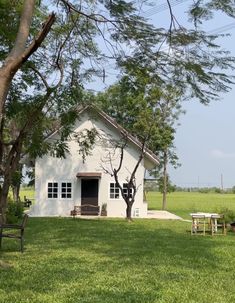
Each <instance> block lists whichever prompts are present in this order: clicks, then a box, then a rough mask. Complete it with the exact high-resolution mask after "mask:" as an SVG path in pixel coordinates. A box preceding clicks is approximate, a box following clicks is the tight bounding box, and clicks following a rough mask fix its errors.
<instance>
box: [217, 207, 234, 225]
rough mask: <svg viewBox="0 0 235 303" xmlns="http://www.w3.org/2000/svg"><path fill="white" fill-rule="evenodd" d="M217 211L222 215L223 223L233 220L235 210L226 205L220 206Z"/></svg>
mask: <svg viewBox="0 0 235 303" xmlns="http://www.w3.org/2000/svg"><path fill="white" fill-rule="evenodd" d="M218 213H220V214H223V215H224V220H225V223H232V222H235V212H234V211H233V210H231V209H228V208H227V207H223V208H221V209H220V210H219V211H218Z"/></svg>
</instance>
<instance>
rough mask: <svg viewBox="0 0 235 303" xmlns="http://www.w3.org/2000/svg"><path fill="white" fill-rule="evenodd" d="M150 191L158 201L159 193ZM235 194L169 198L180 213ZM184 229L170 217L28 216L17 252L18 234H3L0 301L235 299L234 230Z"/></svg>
mask: <svg viewBox="0 0 235 303" xmlns="http://www.w3.org/2000/svg"><path fill="white" fill-rule="evenodd" d="M202 195H204V199H203V196H202ZM174 197H175V202H173V198H174ZM149 199H150V200H151V202H150V206H151V207H152V208H153V207H154V208H158V209H159V208H160V205H161V197H160V195H159V194H158V193H150V194H149ZM234 200H235V199H234V195H219V194H216V195H212V194H194V193H174V194H172V195H170V196H169V202H168V204H169V210H170V211H172V212H175V213H176V214H178V215H181V216H183V217H185V218H187V216H188V213H189V212H191V211H193V210H205V211H206V210H213V209H214V207H221V206H227V207H229V208H231V209H234V204H235V203H234ZM213 204H215V205H213ZM194 207H195V209H194ZM189 229H190V223H188V222H183V221H172V220H166V221H165V220H154V219H152V220H147V219H136V220H135V221H134V222H132V223H128V222H126V221H125V220H123V219H98V220H92V219H91V220H86V219H78V218H77V219H72V218H30V219H29V222H28V225H27V228H26V234H25V252H24V253H23V254H21V253H20V252H18V251H16V249H18V247H19V245H18V244H19V243H17V241H15V240H12V239H3V250H2V251H1V252H0V303H6V302H10V303H25V302H32V303H52V302H53V303H77V302H82V303H173V302H174V303H205V302H215V303H227V302H235V285H234V283H233V278H234V268H235V245H234V243H235V233H232V232H229V233H228V235H227V236H226V237H224V236H217V237H211V236H205V237H202V236H191V235H190V233H189V232H188V230H189Z"/></svg>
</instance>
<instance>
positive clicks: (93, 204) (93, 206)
mask: <svg viewBox="0 0 235 303" xmlns="http://www.w3.org/2000/svg"><path fill="white" fill-rule="evenodd" d="M81 182H82V183H81V206H82V207H81V214H82V215H98V214H99V208H98V191H99V180H98V179H82V180H81ZM86 205H88V206H86Z"/></svg>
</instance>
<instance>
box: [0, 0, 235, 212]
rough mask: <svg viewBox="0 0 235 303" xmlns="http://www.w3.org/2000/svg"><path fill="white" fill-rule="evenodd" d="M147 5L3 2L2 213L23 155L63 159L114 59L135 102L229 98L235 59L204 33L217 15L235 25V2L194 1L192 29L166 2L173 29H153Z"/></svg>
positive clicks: (116, 0) (106, 0) (115, 0)
mask: <svg viewBox="0 0 235 303" xmlns="http://www.w3.org/2000/svg"><path fill="white" fill-rule="evenodd" d="M148 2H149V1H147V0H146V1H137V0H136V1H125V0H97V1H93V0H89V1H80V2H78V1H75V0H70V1H69V0H54V1H43V0H41V1H37V0H21V1H6V0H1V1H0V16H1V21H2V22H1V25H0V35H1V42H2V43H1V46H0V60H1V67H0V175H1V180H2V186H1V192H0V213H2V214H4V213H5V209H6V197H7V194H8V190H9V186H10V184H11V180H12V178H13V174H14V172H15V171H16V170H17V167H18V164H19V161H20V159H21V157H22V155H23V154H24V153H31V154H32V155H34V156H37V155H39V156H41V155H43V154H44V153H45V152H48V151H49V150H50V149H55V148H56V149H57V150H58V154H57V155H58V156H63V155H64V151H65V152H66V139H67V138H68V136H69V132H70V130H71V125H72V123H73V121H74V119H75V118H76V112H75V111H74V110H73V109H72V108H74V106H75V105H77V104H78V103H82V104H84V102H85V103H86V100H87V98H89V94H86V93H85V94H84V83H85V82H86V81H89V80H90V79H91V77H92V76H100V77H102V78H103V79H105V78H106V70H105V62H107V61H108V60H114V62H115V63H116V66H117V68H120V71H121V73H122V75H123V76H126V77H127V78H128V82H129V83H128V87H129V89H131V87H132V89H133V92H131V94H132V93H135V92H134V90H135V89H136V88H138V96H140V94H142V96H144V97H146V96H150V95H152V94H153V90H154V89H156V88H157V89H158V90H159V88H160V91H162V92H163V91H164V89H165V88H167V87H175V88H177V92H178V93H179V94H180V98H181V99H186V98H192V97H195V98H197V99H198V100H199V101H200V102H202V103H206V104H207V103H209V102H210V101H211V100H213V99H216V98H218V96H219V93H220V92H226V91H228V90H229V87H230V85H231V84H232V79H231V77H230V76H229V75H228V74H227V72H226V71H228V70H229V69H231V68H233V67H234V58H233V57H231V56H230V55H229V53H228V52H227V51H226V50H223V49H222V48H221V47H220V46H219V45H217V43H216V41H217V40H216V39H217V37H218V35H215V34H214V35H211V34H207V33H206V32H205V31H203V30H202V29H201V27H200V25H201V23H202V22H204V21H205V20H208V19H210V18H213V17H214V13H215V12H217V11H219V12H221V13H224V14H226V15H228V16H230V17H231V18H234V12H235V4H234V1H232V0H227V1H219V0H218V1H217V0H213V1H210V0H200V1H196V2H194V3H193V4H191V5H190V6H189V9H188V18H189V20H190V22H191V24H192V26H191V27H190V29H186V28H185V27H182V26H181V25H180V24H179V23H178V21H177V18H176V16H175V15H174V10H173V8H172V6H171V2H170V1H169V0H166V4H167V6H168V9H169V16H170V17H169V23H168V24H169V25H168V26H167V27H165V28H164V27H162V26H159V27H154V26H153V25H152V24H151V23H150V22H149V20H147V19H145V18H143V17H141V15H142V11H141V9H142V7H143V6H144V7H147V5H148ZM162 88H164V89H162ZM141 99H142V100H143V98H141ZM133 102H134V101H133ZM141 102H143V101H141ZM141 102H137V101H136V104H141ZM136 104H134V106H133V107H134V108H135V107H137V105H136ZM128 106H130V105H127V107H128ZM147 115H148V113H147V112H145V113H143V119H144V118H145V119H146V117H147ZM126 118H128V117H126ZM131 118H132V117H131V116H130V119H131ZM58 121H59V123H58ZM58 126H64V128H63V132H61V138H60V139H59V140H58V142H54V144H53V145H49V144H48V142H46V141H44V138H45V135H46V134H47V133H49V132H50V131H52V130H53V129H56V128H57V127H58ZM139 127H140V128H141V125H139Z"/></svg>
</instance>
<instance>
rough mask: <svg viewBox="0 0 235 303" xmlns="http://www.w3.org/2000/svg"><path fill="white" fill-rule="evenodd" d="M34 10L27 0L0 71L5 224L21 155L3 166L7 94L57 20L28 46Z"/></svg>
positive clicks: (1, 215)
mask: <svg viewBox="0 0 235 303" xmlns="http://www.w3.org/2000/svg"><path fill="white" fill-rule="evenodd" d="M34 9H35V0H24V2H23V6H22V11H21V18H20V24H19V27H18V32H17V35H16V39H15V42H14V46H13V48H12V50H11V51H10V53H9V55H8V56H7V58H6V59H5V62H4V63H3V65H2V67H1V68H0V168H1V170H0V171H1V177H2V178H3V185H2V188H0V220H2V221H4V220H5V214H6V208H7V196H8V192H9V187H10V182H11V178H12V174H13V173H14V170H15V169H16V168H17V166H18V164H19V159H20V155H16V154H14V155H11V156H9V155H7V157H8V160H7V161H6V163H3V162H5V161H4V157H5V156H6V155H4V146H5V143H4V136H3V132H4V116H5V104H6V100H7V95H8V92H9V88H10V86H11V82H12V79H13V77H14V76H15V74H16V72H17V71H18V70H19V69H20V68H21V66H22V65H23V63H24V62H26V61H27V60H28V58H29V57H30V56H31V55H32V54H33V53H34V52H36V51H37V49H38V48H39V47H40V46H41V44H42V42H43V41H44V39H45V38H46V36H47V34H48V33H49V31H50V29H51V27H52V25H53V23H54V21H55V14H54V13H53V14H51V15H50V16H49V17H48V19H47V20H46V22H45V23H44V25H43V27H42V29H41V30H40V31H39V33H38V35H37V37H36V38H35V39H33V40H32V42H31V43H30V44H29V45H27V44H28V39H29V33H30V27H31V23H32V19H33V14H34ZM21 144H22V142H21ZM17 152H19V149H17V151H16V153H17ZM20 152H21V148H20ZM14 153H15V151H14Z"/></svg>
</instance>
